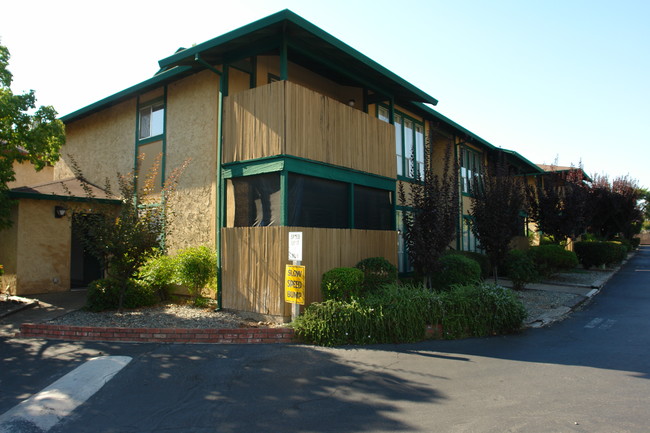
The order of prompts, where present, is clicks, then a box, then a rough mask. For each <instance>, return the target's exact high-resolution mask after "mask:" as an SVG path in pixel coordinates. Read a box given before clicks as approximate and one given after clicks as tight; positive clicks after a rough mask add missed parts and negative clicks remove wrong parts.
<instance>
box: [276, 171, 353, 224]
mask: <svg viewBox="0 0 650 433" xmlns="http://www.w3.org/2000/svg"><path fill="white" fill-rule="evenodd" d="M349 195H350V194H349V186H348V184H346V183H343V182H336V181H333V180H328V179H320V178H316V177H311V176H303V175H299V174H294V173H290V174H289V197H288V200H289V217H288V219H287V220H288V225H290V226H294V227H322V228H348V227H349V208H350V205H349Z"/></svg>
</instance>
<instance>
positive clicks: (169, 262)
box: [136, 252, 176, 300]
mask: <svg viewBox="0 0 650 433" xmlns="http://www.w3.org/2000/svg"><path fill="white" fill-rule="evenodd" d="M175 273H176V263H175V260H174V259H173V258H172V257H170V256H168V255H165V254H161V253H160V252H157V253H155V254H152V255H150V256H148V257H147V259H146V260H145V262H144V264H143V265H142V266H140V268H139V269H138V273H137V276H136V278H137V280H138V281H139V282H140V284H142V285H146V286H148V287H149V288H150V289H151V290H153V291H154V292H156V293H157V294H158V297H159V298H160V299H161V300H166V299H168V298H169V292H170V290H171V285H172V282H173V281H174V275H175Z"/></svg>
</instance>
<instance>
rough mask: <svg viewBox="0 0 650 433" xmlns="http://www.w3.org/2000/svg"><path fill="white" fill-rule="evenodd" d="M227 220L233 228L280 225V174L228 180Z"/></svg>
mask: <svg viewBox="0 0 650 433" xmlns="http://www.w3.org/2000/svg"><path fill="white" fill-rule="evenodd" d="M229 182H230V184H231V185H230V186H229V188H228V191H229V194H231V197H228V210H227V212H229V213H230V212H232V214H231V217H230V218H229V220H232V221H234V222H233V226H234V227H263V226H277V225H280V206H281V205H280V173H267V174H260V175H256V176H246V177H238V178H233V179H229Z"/></svg>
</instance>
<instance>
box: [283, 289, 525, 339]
mask: <svg viewBox="0 0 650 433" xmlns="http://www.w3.org/2000/svg"><path fill="white" fill-rule="evenodd" d="M525 317H526V310H525V308H524V306H523V305H522V304H521V302H520V301H519V300H518V299H517V297H516V296H515V295H514V293H513V292H512V291H511V290H509V289H505V288H503V287H499V286H493V285H489V284H483V283H481V284H476V285H461V286H455V287H452V288H451V289H450V290H449V291H443V292H437V291H431V290H429V289H426V288H424V287H423V286H416V285H399V284H391V285H387V286H384V287H383V288H382V289H381V290H378V291H377V292H374V293H372V294H369V295H368V296H366V297H365V298H355V299H352V300H350V301H341V300H328V301H325V302H316V303H313V304H311V305H309V306H308V307H307V308H306V310H305V312H304V314H303V315H302V316H300V317H298V318H297V319H296V321H294V322H293V324H292V326H293V327H294V329H295V330H296V335H297V336H298V337H299V338H300V339H302V340H303V341H305V342H307V343H313V344H317V345H321V346H337V345H343V344H372V343H406V342H414V341H420V340H423V339H424V338H426V328H427V326H428V325H431V326H436V327H437V326H441V327H442V330H443V336H444V338H447V339H454V338H465V337H476V336H486V335H495V334H503V333H508V332H513V331H516V330H518V329H519V328H520V327H521V324H522V321H523V320H524V318H525Z"/></svg>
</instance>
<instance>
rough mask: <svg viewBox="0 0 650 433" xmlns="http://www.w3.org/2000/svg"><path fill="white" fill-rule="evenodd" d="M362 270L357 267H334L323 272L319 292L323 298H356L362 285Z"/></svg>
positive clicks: (343, 299) (341, 299)
mask: <svg viewBox="0 0 650 433" xmlns="http://www.w3.org/2000/svg"><path fill="white" fill-rule="evenodd" d="M363 278H364V274H363V271H362V270H360V269H357V268H334V269H330V270H329V271H327V272H325V273H324V274H323V278H322V280H321V286H320V288H321V293H322V295H323V299H324V300H330V299H332V300H338V301H345V300H349V299H352V298H358V297H359V296H360V295H361V289H362V287H363Z"/></svg>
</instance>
